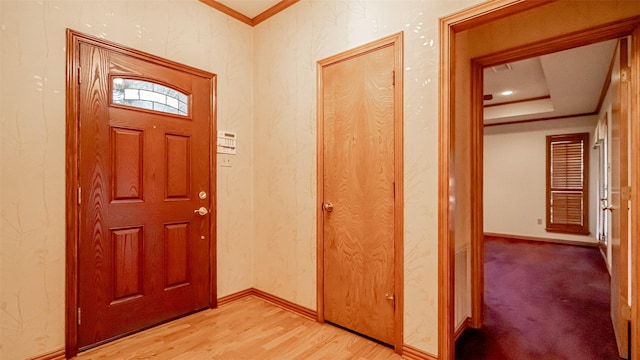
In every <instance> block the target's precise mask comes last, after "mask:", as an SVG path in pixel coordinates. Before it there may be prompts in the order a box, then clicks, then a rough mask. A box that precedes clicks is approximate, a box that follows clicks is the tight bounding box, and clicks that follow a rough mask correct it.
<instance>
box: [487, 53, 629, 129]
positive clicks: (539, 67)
mask: <svg viewBox="0 0 640 360" xmlns="http://www.w3.org/2000/svg"><path fill="white" fill-rule="evenodd" d="M616 43H617V40H610V41H605V42H601V43H596V44H592V45H587V46H582V47H578V48H574V49H569V50H566V51H560V52H556V53H552V54H548V55H543V56H540V57H536V58H531V59H526V60H522V61H518V62H513V63H510V64H504V65H502V66H497V67H488V68H486V69H484V94H485V95H491V96H492V99H491V100H485V101H484V105H485V108H484V123H485V125H489V124H498V123H509V122H518V121H526V120H535V119H553V118H558V117H563V116H564V117H570V116H576V115H587V114H594V113H595V112H596V111H597V110H598V105H599V104H600V102H601V97H602V95H603V89H604V87H605V84H606V79H607V75H608V74H609V68H610V65H611V61H612V59H613V55H614V51H615V48H616ZM507 65H508V66H507ZM507 90H510V91H513V94H511V95H508V96H505V95H501V93H502V92H503V91H507Z"/></svg>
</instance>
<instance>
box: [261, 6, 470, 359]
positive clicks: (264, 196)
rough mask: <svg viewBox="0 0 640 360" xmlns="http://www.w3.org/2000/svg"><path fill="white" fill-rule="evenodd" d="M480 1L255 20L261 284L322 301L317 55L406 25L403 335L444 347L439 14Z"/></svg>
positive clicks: (294, 11)
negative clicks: (440, 333) (440, 337)
mask: <svg viewBox="0 0 640 360" xmlns="http://www.w3.org/2000/svg"><path fill="white" fill-rule="evenodd" d="M475 2H478V1H467V2H460V1H422V0H414V1H371V0H367V1H362V0H360V1H327V0H317V1H314V0H309V1H307V0H303V1H301V2H299V3H297V4H296V5H294V6H293V7H291V8H289V9H287V10H286V11H285V12H283V13H281V14H279V15H278V16H276V17H275V18H272V19H270V20H268V21H266V22H264V23H262V24H260V25H258V26H257V27H256V31H255V37H254V41H255V48H254V51H255V61H254V66H255V87H254V91H255V95H254V96H255V114H256V117H255V129H254V134H255V135H254V140H255V143H254V146H255V158H254V164H255V180H254V186H255V188H254V189H255V190H254V193H255V194H256V195H255V203H254V206H255V234H254V241H255V247H254V252H255V256H254V257H255V262H254V266H255V278H256V287H257V288H259V289H261V290H264V291H267V292H269V293H272V294H275V295H277V296H280V297H283V298H285V299H287V300H290V301H293V302H295V303H298V304H301V305H303V306H306V307H309V308H312V309H315V308H316V291H315V289H316V271H315V269H316V252H315V251H316V250H315V245H316V225H315V219H316V212H315V204H316V171H315V169H316V107H315V103H316V62H317V61H318V60H321V59H323V58H326V57H328V56H331V55H334V54H336V53H339V52H342V51H345V50H348V49H351V48H354V47H356V46H358V45H361V44H364V43H367V42H370V41H373V40H376V39H379V38H382V37H385V36H387V35H391V34H394V33H397V32H400V31H404V35H405V51H404V56H405V59H404V77H405V89H404V96H405V97H404V154H405V157H404V166H405V174H404V182H405V183H404V184H405V199H404V201H405V209H404V213H405V224H404V241H405V243H404V251H405V256H404V262H405V264H404V267H405V273H404V279H405V308H404V309H405V314H404V318H405V323H404V341H405V343H406V344H409V345H412V346H415V347H417V348H419V349H421V350H424V351H427V352H430V353H433V354H435V353H437V299H438V287H437V283H438V276H437V263H438V254H437V248H438V243H437V215H438V202H437V189H438V182H437V167H438V163H437V156H438V112H437V111H438V46H439V43H438V17H441V16H444V15H446V14H449V13H452V12H454V11H456V10H458V9H461V8H462V7H466V6H470V5H471V4H472V3H475Z"/></svg>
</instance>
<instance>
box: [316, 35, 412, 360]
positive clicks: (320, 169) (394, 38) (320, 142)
mask: <svg viewBox="0 0 640 360" xmlns="http://www.w3.org/2000/svg"><path fill="white" fill-rule="evenodd" d="M403 41H404V33H403V32H399V33H397V34H394V35H391V36H387V37H385V38H382V39H379V40H376V41H373V42H370V43H368V44H364V45H361V46H358V47H356V48H353V49H351V50H347V51H345V52H342V53H339V54H336V55H334V56H330V57H328V58H325V59H322V60H319V61H318V63H317V66H316V68H317V71H316V74H317V78H316V89H317V90H316V91H317V94H316V95H317V103H316V104H317V106H316V107H317V109H316V111H317V112H316V113H317V128H316V129H317V130H316V131H317V134H316V136H317V140H316V154H317V164H316V165H317V171H316V181H317V197H316V277H317V281H316V296H317V298H316V301H317V321H318V322H320V323H324V215H323V211H322V204H323V201H324V151H323V147H324V112H323V107H322V104H323V103H324V96H323V91H324V88H323V85H322V72H323V69H324V67H326V66H329V65H331V64H335V63H337V62H340V61H344V60H347V59H349V58H352V57H355V56H359V55H362V54H365V53H368V52H372V51H375V50H377V49H379V48H382V47H386V46H394V47H395V54H394V62H395V65H394V68H395V69H396V70H395V86H394V179H395V199H394V212H395V213H394V272H395V274H394V275H395V276H394V283H395V284H394V287H395V316H394V331H395V336H394V338H395V341H394V342H395V343H394V344H393V346H394V349H395V351H396V352H397V353H401V352H402V346H403V319H404V318H403V314H404V257H403V256H404V165H403V164H404V154H403V148H404V147H403V144H404V143H403V139H404V135H403V94H404V88H403V71H402V69H403V65H402V64H403V53H404V52H403Z"/></svg>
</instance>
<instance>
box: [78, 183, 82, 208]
mask: <svg viewBox="0 0 640 360" xmlns="http://www.w3.org/2000/svg"><path fill="white" fill-rule="evenodd" d="M80 204H82V188H81V187H80V186H78V205H80Z"/></svg>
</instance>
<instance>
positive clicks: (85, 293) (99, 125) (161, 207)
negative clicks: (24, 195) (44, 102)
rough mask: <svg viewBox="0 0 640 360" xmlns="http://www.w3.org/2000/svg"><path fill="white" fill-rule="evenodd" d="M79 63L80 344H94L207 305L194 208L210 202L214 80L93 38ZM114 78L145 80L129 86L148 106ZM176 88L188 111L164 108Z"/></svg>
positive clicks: (203, 231)
mask: <svg viewBox="0 0 640 360" xmlns="http://www.w3.org/2000/svg"><path fill="white" fill-rule="evenodd" d="M80 63H81V73H80V78H81V79H82V80H81V83H80V106H79V124H80V126H79V135H80V136H79V139H80V143H79V154H80V155H79V173H80V179H79V184H80V187H81V189H82V194H83V195H82V201H81V204H80V206H79V212H80V214H79V216H80V230H79V232H80V240H79V250H78V251H79V253H78V259H79V271H78V274H79V276H78V282H79V285H78V289H79V295H78V298H79V299H78V302H79V305H80V313H81V315H80V324H79V326H78V345H79V347H80V348H86V347H90V346H93V345H96V344H99V343H101V342H104V341H106V340H109V339H112V338H115V337H118V336H122V335H124V334H127V333H130V332H133V331H137V330H140V329H142V328H145V327H148V326H152V325H155V324H157V323H160V322H163V321H166V320H169V319H172V318H175V317H177V316H181V315H184V314H187V313H190V312H193V311H195V310H198V309H202V308H206V307H208V306H209V293H210V284H209V270H210V269H209V250H210V249H209V233H208V229H209V216H208V215H204V216H201V215H199V214H197V213H194V210H195V209H198V208H200V207H202V206H204V207H205V208H207V209H208V208H209V207H210V204H209V200H201V199H200V198H199V197H198V192H200V191H208V189H209V181H210V167H209V164H210V158H209V143H210V138H209V136H210V134H211V128H210V119H211V110H210V96H209V93H210V89H211V80H210V79H206V78H203V77H199V76H196V75H193V74H189V73H186V72H181V71H179V70H175V69H170V68H167V67H164V66H161V65H157V64H153V63H149V62H145V61H143V60H139V59H137V58H134V57H130V56H127V55H123V54H120V53H117V52H113V51H109V50H106V49H103V48H99V47H94V46H92V45H89V44H82V45H81V47H80ZM116 78H117V79H118V81H120V79H134V80H144V81H146V83H145V84H146V85H144V86H147V87H148V88H142V89H135V90H132V89H128V90H126V92H125V93H124V97H125V98H131V97H135V98H136V99H137V100H136V101H137V102H136V104H141V106H144V107H146V108H136V107H131V106H123V105H122V104H120V103H114V101H113V99H112V94H114V92H113V86H114V85H113V84H114V82H115V81H116V80H115V79H116ZM153 83H158V84H160V85H162V86H158V87H157V89H155V88H153ZM172 87H175V88H176V89H177V90H179V91H180V92H183V93H186V94H189V96H188V99H187V100H186V101H187V102H190V104H189V105H188V106H187V107H183V110H185V112H186V114H184V113H183V114H182V115H178V114H171V113H167V112H166V111H165V110H166V109H167V108H166V107H167V106H168V105H167V104H169V105H172V104H173V103H172V101H174V100H172V99H173V97H174V93H173V92H171V91H173V90H171V88H172ZM158 89H160V90H158ZM162 91H164V93H162ZM176 98H177V96H176ZM182 100H185V99H182ZM176 101H177V100H176ZM184 103H185V104H186V102H184ZM158 104H159V105H158ZM176 104H177V103H176ZM125 105H126V104H125ZM163 106H164V107H163ZM176 106H178V105H176Z"/></svg>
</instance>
